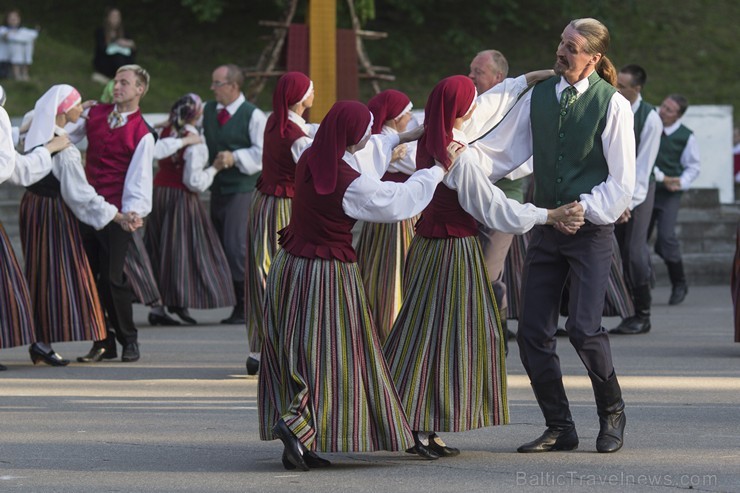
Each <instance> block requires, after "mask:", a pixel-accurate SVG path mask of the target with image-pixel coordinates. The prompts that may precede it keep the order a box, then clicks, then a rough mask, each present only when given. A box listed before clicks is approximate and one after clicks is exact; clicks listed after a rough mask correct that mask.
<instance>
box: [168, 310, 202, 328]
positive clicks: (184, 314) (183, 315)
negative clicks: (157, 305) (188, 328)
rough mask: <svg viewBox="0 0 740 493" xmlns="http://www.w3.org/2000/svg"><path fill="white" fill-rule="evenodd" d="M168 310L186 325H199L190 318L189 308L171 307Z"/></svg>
mask: <svg viewBox="0 0 740 493" xmlns="http://www.w3.org/2000/svg"><path fill="white" fill-rule="evenodd" d="M167 309H168V310H169V311H170V313H174V314H175V315H177V316H178V317H179V318H180V320H182V321H183V322H185V323H186V324H188V325H198V321H197V320H195V319H194V318H193V317H191V316H190V312H189V311H188V309H187V308H182V307H179V306H170V307H167Z"/></svg>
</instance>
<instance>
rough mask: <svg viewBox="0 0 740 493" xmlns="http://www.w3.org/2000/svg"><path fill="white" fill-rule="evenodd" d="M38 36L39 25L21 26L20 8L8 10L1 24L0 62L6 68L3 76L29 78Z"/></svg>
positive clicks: (18, 78) (20, 78)
mask: <svg viewBox="0 0 740 493" xmlns="http://www.w3.org/2000/svg"><path fill="white" fill-rule="evenodd" d="M38 36H39V28H38V26H37V27H36V28H35V29H31V28H28V27H23V26H21V13H20V10H18V9H12V10H10V11H9V12H8V14H7V15H6V16H5V23H4V24H3V25H2V26H0V63H2V64H3V66H4V68H5V70H3V71H2V73H1V74H0V75H2V77H12V78H13V79H15V80H23V81H27V80H29V77H28V67H29V66H30V65H31V63H33V46H34V42H35V41H36V38H37V37H38Z"/></svg>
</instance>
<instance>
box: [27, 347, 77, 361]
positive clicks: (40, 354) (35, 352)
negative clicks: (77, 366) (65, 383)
mask: <svg viewBox="0 0 740 493" xmlns="http://www.w3.org/2000/svg"><path fill="white" fill-rule="evenodd" d="M28 354H30V355H31V361H33V364H34V365H35V364H36V363H38V362H39V361H43V362H44V363H46V364H47V365H50V366H67V365H68V364H69V360H68V359H64V358H62V357H61V356H59V354H58V353H57V352H56V351H54V350H53V349H50V350H49V351H48V352H47V351H44V350H43V349H41V346H39V345H38V344H36V343H33V344H31V346H30V347H29V348H28Z"/></svg>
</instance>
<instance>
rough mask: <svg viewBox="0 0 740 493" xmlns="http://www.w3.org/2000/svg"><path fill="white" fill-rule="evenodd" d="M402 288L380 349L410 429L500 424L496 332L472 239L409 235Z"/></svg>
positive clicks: (501, 361)
mask: <svg viewBox="0 0 740 493" xmlns="http://www.w3.org/2000/svg"><path fill="white" fill-rule="evenodd" d="M404 291H405V293H406V298H405V299H406V302H405V303H404V304H403V306H402V307H401V312H400V313H399V315H398V318H397V319H396V323H395V325H394V326H393V329H392V330H391V333H390V335H389V337H388V340H387V341H386V343H385V346H384V348H383V349H384V352H385V355H386V358H387V361H388V366H389V368H390V371H391V375H392V376H393V379H394V381H395V383H396V388H397V389H398V393H399V395H400V396H401V402H402V403H403V405H404V408H405V409H406V413H407V416H408V419H409V423H410V424H411V427H412V429H414V430H425V431H466V430H472V429H476V428H481V427H484V426H493V425H500V424H506V423H508V420H509V412H508V403H507V398H506V365H505V354H504V344H503V341H504V339H503V337H504V336H503V334H502V330H501V324H500V321H499V320H498V310H497V308H496V302H495V299H494V295H493V289H492V287H491V284H490V283H489V281H488V274H487V272H486V266H485V261H484V258H483V254H482V252H481V248H480V244H479V242H478V239H477V238H476V237H473V236H471V237H467V238H449V239H430V238H424V237H421V236H416V237H415V238H414V239H413V241H412V242H411V248H410V249H409V252H408V257H407V258H406V272H405V275H404Z"/></svg>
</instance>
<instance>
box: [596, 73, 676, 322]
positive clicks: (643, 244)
mask: <svg viewBox="0 0 740 493" xmlns="http://www.w3.org/2000/svg"><path fill="white" fill-rule="evenodd" d="M646 81H647V74H646V73H645V69H643V68H642V67H640V66H639V65H627V66H625V67H622V69H621V70H620V71H619V74H618V75H617V89H618V90H619V92H620V93H621V94H622V96H624V97H625V98H627V101H629V102H630V104H631V105H632V113H633V114H634V115H635V146H636V148H637V158H636V160H635V193H634V194H633V195H632V203H631V204H630V207H629V209H627V210H626V211H624V214H622V217H620V218H619V221H617V226H616V228H615V230H614V233H615V234H616V236H617V240H618V242H619V248H620V251H621V253H622V265H623V267H624V274H625V280H626V281H627V286H628V288H629V292H630V295H631V296H632V301H633V302H634V304H635V314H634V315H633V316H631V317H627V318H625V319H624V320H622V322H621V323H620V324H619V326H617V327H616V328H615V329H612V330H610V331H609V333H611V334H644V333H645V332H647V331H649V330H650V303H651V301H652V298H651V296H650V284H651V280H652V265H651V264H650V248H648V244H647V236H648V227H649V226H650V218H651V217H652V215H653V203H654V202H655V179H654V178H653V165H654V164H655V158H656V156H657V155H658V148H659V147H660V136H661V134H662V133H663V123H662V122H661V121H660V117H659V116H658V112H657V111H655V107H654V106H653V105H651V104H648V103H646V102H645V101H643V100H642V96H641V95H640V93H641V92H642V88H643V87H645V82H646Z"/></svg>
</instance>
